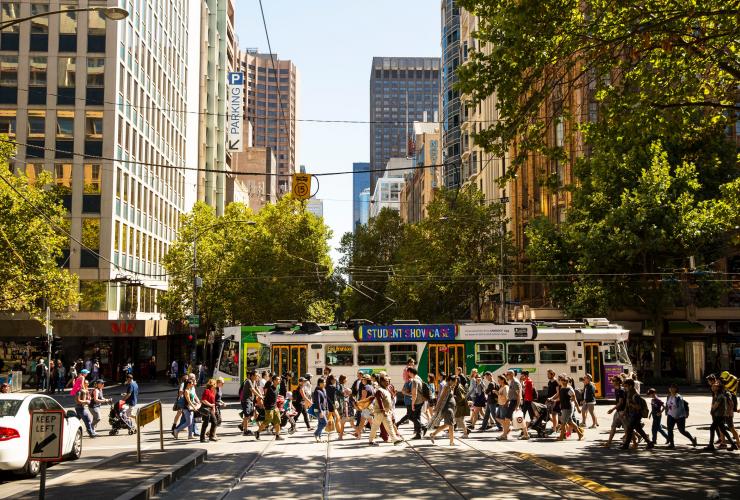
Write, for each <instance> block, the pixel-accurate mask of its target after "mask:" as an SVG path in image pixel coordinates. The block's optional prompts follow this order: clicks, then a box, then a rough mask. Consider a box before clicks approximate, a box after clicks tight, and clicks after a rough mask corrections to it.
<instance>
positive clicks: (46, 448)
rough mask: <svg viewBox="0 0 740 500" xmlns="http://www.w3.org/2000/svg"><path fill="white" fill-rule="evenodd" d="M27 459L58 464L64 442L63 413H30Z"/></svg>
mask: <svg viewBox="0 0 740 500" xmlns="http://www.w3.org/2000/svg"><path fill="white" fill-rule="evenodd" d="M29 435H30V439H29V442H28V446H29V450H28V458H29V460H35V461H37V462H58V461H60V460H61V459H62V443H63V442H64V411H62V410H47V411H32V412H31V432H30V433H29Z"/></svg>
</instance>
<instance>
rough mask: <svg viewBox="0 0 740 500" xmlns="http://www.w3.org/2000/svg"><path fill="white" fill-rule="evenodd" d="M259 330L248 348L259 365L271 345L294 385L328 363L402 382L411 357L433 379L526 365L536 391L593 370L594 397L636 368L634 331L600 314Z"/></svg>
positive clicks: (350, 374) (338, 371)
mask: <svg viewBox="0 0 740 500" xmlns="http://www.w3.org/2000/svg"><path fill="white" fill-rule="evenodd" d="M255 336H256V343H255V342H252V344H251V345H252V346H253V347H251V348H252V349H254V350H255V352H259V353H260V354H259V361H258V362H257V364H260V365H264V364H265V356H268V354H267V353H266V352H265V350H264V348H265V347H268V348H269V360H270V362H269V368H270V370H272V371H274V372H277V373H285V372H288V371H290V372H292V374H293V379H292V380H291V382H292V383H293V384H294V385H295V384H297V382H298V378H299V377H301V376H303V375H305V374H306V373H311V374H315V375H321V374H322V373H323V370H324V367H325V366H331V367H332V373H333V374H334V375H335V376H339V375H342V374H343V375H346V376H347V378H348V380H349V381H353V380H354V379H355V374H356V373H357V372H358V371H362V372H366V373H377V372H380V371H385V372H387V373H388V374H389V376H390V377H391V380H392V381H394V382H395V383H397V384H398V383H399V382H400V380H401V374H402V372H403V369H404V367H405V366H406V363H407V360H408V359H409V358H413V359H415V360H416V363H417V367H418V370H419V375H420V376H421V377H422V379H424V380H426V379H427V376H428V375H429V374H432V375H434V376H435V380H436V379H437V377H438V376H439V375H440V374H442V373H445V374H450V373H454V371H455V369H456V368H457V367H461V368H463V369H464V371H465V373H470V371H471V370H472V369H473V368H476V369H478V371H479V372H481V373H482V372H485V371H490V372H492V373H493V374H494V376H495V375H498V374H500V373H502V372H504V371H506V370H509V369H513V370H514V371H516V372H520V371H523V370H527V371H528V372H529V374H530V377H531V378H532V380H533V382H534V384H535V387H537V388H538V390H541V389H544V388H545V387H546V386H547V370H548V369H552V370H554V371H555V373H557V374H560V373H566V374H568V375H569V376H571V377H572V378H573V379H575V380H579V379H580V378H582V377H583V376H584V375H585V374H586V373H589V374H591V375H592V377H593V382H594V384H595V385H596V395H597V397H599V398H603V397H611V396H613V387H612V386H611V383H610V382H609V380H610V378H611V376H613V375H615V374H620V373H623V372H631V371H632V363H631V362H630V360H629V356H628V355H627V348H626V342H627V340H628V336H629V331H628V330H625V329H624V328H622V327H620V326H619V325H616V324H611V323H609V321H607V320H605V319H601V318H592V319H587V320H584V321H580V322H575V321H563V322H552V323H509V324H505V325H500V324H492V323H471V324H462V325H454V324H443V325H382V326H378V325H367V324H365V325H361V326H358V327H357V328H355V329H354V330H333V331H326V330H324V331H319V332H317V333H308V332H303V331H301V330H292V331H272V330H271V331H264V330H263V331H258V332H256V333H255ZM245 346H246V344H245ZM245 349H246V347H245ZM255 366H256V365H255ZM244 373H245V372H244Z"/></svg>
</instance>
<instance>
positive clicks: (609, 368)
mask: <svg viewBox="0 0 740 500" xmlns="http://www.w3.org/2000/svg"><path fill="white" fill-rule="evenodd" d="M622 372H624V368H623V367H622V365H604V386H605V387H604V388H605V391H604V395H605V396H606V397H607V398H613V397H614V384H612V379H613V378H614V377H619V376H620V375H621V374H622Z"/></svg>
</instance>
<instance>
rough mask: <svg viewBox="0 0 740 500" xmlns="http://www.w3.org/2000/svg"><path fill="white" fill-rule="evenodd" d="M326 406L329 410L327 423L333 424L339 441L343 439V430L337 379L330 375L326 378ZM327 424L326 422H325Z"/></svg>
mask: <svg viewBox="0 0 740 500" xmlns="http://www.w3.org/2000/svg"><path fill="white" fill-rule="evenodd" d="M325 390H326V404H327V408H328V410H329V412H328V413H329V415H328V416H329V419H328V420H329V421H332V422H334V429H335V430H336V431H337V434H339V439H340V440H341V439H344V429H342V428H341V424H340V422H341V420H342V417H341V416H340V414H339V398H338V394H339V388H338V387H337V379H336V378H334V375H332V374H330V375H329V376H328V377H327V378H326V389H325ZM327 423H328V422H327Z"/></svg>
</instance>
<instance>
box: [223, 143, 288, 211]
mask: <svg viewBox="0 0 740 500" xmlns="http://www.w3.org/2000/svg"><path fill="white" fill-rule="evenodd" d="M232 171H233V174H230V175H229V176H228V179H227V185H228V189H227V191H229V192H228V194H227V200H228V201H229V202H231V201H240V200H237V199H236V196H237V195H238V193H239V190H240V188H241V189H243V190H245V191H246V193H247V196H248V200H247V201H246V202H243V203H245V204H246V205H249V208H251V209H252V210H253V211H254V212H259V211H260V210H261V209H262V207H264V206H265V205H267V204H269V203H275V202H276V201H277V198H278V193H277V190H278V188H277V186H278V177H277V175H275V174H276V173H277V160H276V159H275V153H273V152H272V149H271V148H257V147H247V148H246V150H245V151H244V152H243V153H234V155H233V160H232ZM232 192H233V193H234V194H233V199H232V198H230V197H231V196H232V194H231V193H232Z"/></svg>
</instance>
